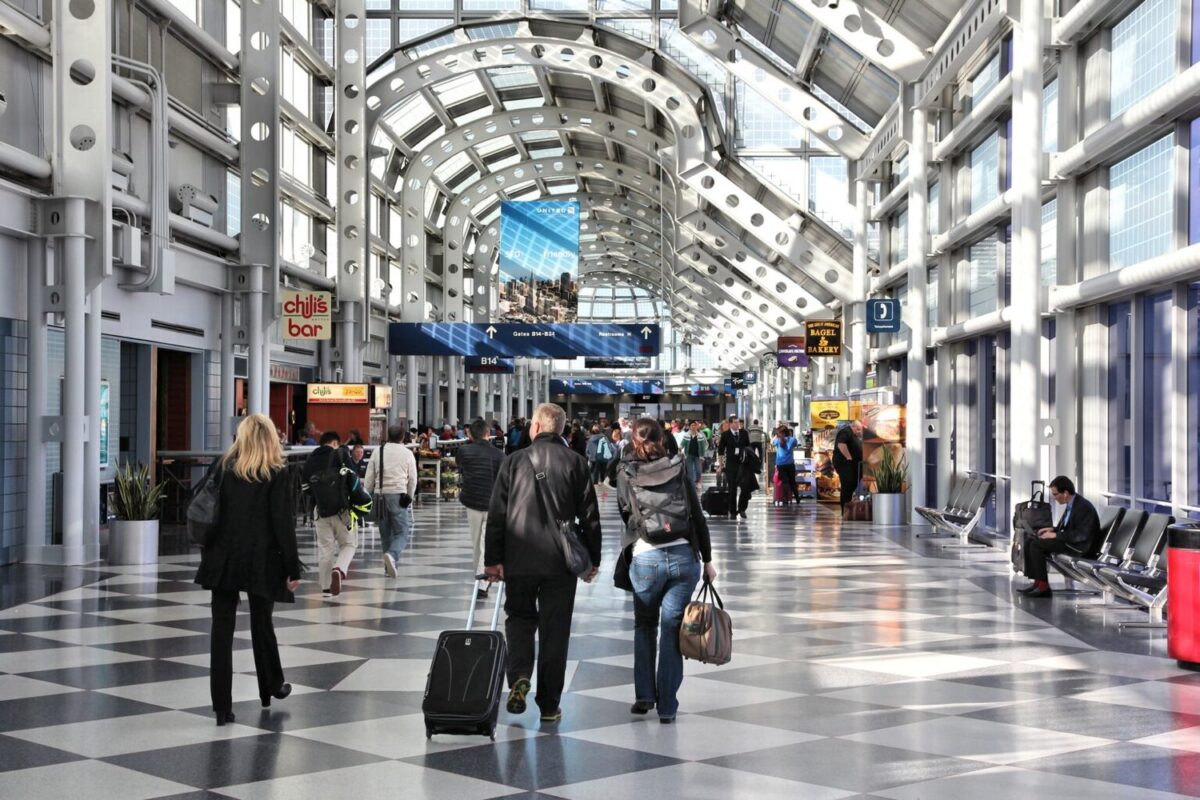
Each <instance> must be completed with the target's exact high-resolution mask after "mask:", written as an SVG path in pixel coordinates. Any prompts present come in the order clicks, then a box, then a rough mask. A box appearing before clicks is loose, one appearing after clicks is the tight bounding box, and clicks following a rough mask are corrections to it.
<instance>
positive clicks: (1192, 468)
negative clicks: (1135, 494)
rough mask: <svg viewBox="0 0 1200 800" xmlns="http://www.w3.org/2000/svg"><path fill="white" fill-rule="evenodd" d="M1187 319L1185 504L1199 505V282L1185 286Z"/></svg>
mask: <svg viewBox="0 0 1200 800" xmlns="http://www.w3.org/2000/svg"><path fill="white" fill-rule="evenodd" d="M1187 318H1188V333H1187V374H1188V386H1187V393H1188V401H1187V403H1188V441H1190V442H1192V443H1193V446H1192V447H1189V448H1188V454H1189V456H1188V457H1189V459H1190V460H1191V462H1192V463H1191V464H1189V465H1188V477H1189V479H1190V480H1189V482H1190V483H1191V486H1190V487H1189V488H1188V505H1192V506H1200V447H1195V446H1194V443H1195V442H1200V283H1193V284H1192V285H1191V286H1189V287H1188V312H1187Z"/></svg>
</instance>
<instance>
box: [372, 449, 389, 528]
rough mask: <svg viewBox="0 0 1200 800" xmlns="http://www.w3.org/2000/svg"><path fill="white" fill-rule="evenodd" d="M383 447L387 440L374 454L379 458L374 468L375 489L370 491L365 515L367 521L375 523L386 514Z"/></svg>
mask: <svg viewBox="0 0 1200 800" xmlns="http://www.w3.org/2000/svg"><path fill="white" fill-rule="evenodd" d="M385 447H387V442H384V443H383V444H381V445H379V450H378V452H377V453H376V454H375V455H376V456H378V458H379V468H378V469H376V470H375V489H374V491H372V492H371V513H370V514H368V515H367V521H368V522H372V523H374V524H375V525H378V524H380V523H381V522H383V519H384V517H385V516H387V510H386V509H385V507H384V505H385V504H384V501H383V450H384V448H385Z"/></svg>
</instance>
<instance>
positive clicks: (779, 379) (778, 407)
mask: <svg viewBox="0 0 1200 800" xmlns="http://www.w3.org/2000/svg"><path fill="white" fill-rule="evenodd" d="M782 419H784V371H782V369H780V368H778V367H776V368H775V415H774V416H773V417H770V420H766V419H763V420H761V422H762V427H764V428H768V429H769V428H773V427H775V423H776V422H779V421H780V420H782Z"/></svg>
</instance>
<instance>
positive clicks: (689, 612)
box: [679, 579, 733, 664]
mask: <svg viewBox="0 0 1200 800" xmlns="http://www.w3.org/2000/svg"><path fill="white" fill-rule="evenodd" d="M679 652H680V653H682V654H683V657H684V658H691V659H694V660H696V661H699V662H700V663H702V664H728V663H729V659H730V658H732V657H733V623H732V622H731V621H730V619H729V615H728V614H727V613H725V604H724V603H722V602H721V597H720V595H718V594H717V590H716V589H715V588H713V585H712V583H711V582H709V581H708V580H707V579H705V581H704V586H703V587H702V588H701V589H700V594H699V595H697V596H696V599H695V600H693V601H692V602H690V603H688V604H687V607H686V608H684V610H683V624H682V625H680V626H679Z"/></svg>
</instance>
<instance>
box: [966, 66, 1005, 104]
mask: <svg viewBox="0 0 1200 800" xmlns="http://www.w3.org/2000/svg"><path fill="white" fill-rule="evenodd" d="M999 84H1000V54H999V53H996V55H994V56H992V58H991V60H990V61H988V62H987V63H986V64H984V65H983V69H981V70H979V72H976V73H975V77H974V78H972V79H971V106H972V107H974V106H977V105H979V103H980V102H982V100H983V98H985V97H987V96H988V95H989V94H991V92H992V90H993V89H995V88H996V87H997V86H998V85H999Z"/></svg>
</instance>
